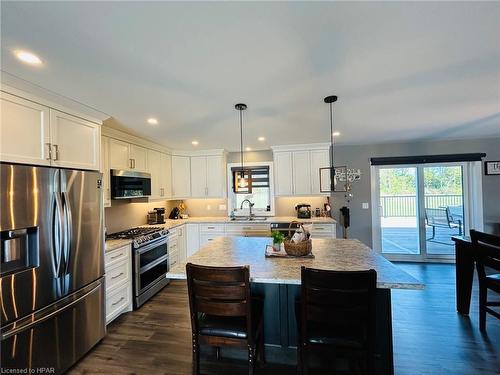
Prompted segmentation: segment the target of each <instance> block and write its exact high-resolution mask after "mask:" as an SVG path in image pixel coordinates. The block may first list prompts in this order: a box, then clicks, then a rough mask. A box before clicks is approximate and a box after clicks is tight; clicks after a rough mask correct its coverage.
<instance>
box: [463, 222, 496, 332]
mask: <svg viewBox="0 0 500 375" xmlns="http://www.w3.org/2000/svg"><path fill="white" fill-rule="evenodd" d="M470 238H471V241H472V245H473V247H474V258H475V260H476V269H477V275H478V278H479V329H480V330H481V331H483V332H484V331H486V313H488V314H491V315H493V316H494V317H496V318H497V319H500V313H498V312H496V311H495V310H493V309H492V308H491V307H498V306H500V302H494V301H488V290H492V291H494V292H496V293H500V273H489V274H488V273H487V272H486V271H487V268H489V269H491V270H493V271H500V237H498V236H494V235H492V234H488V233H483V232H478V231H476V230H473V229H471V231H470Z"/></svg>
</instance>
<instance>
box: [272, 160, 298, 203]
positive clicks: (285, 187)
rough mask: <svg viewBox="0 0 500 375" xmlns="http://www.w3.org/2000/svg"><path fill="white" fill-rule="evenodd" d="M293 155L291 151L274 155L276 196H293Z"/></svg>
mask: <svg viewBox="0 0 500 375" xmlns="http://www.w3.org/2000/svg"><path fill="white" fill-rule="evenodd" d="M292 171H293V168H292V153H291V152H290V151H284V152H275V153H274V191H275V194H276V195H292V194H293V186H292V185H293V184H292V181H293V172H292Z"/></svg>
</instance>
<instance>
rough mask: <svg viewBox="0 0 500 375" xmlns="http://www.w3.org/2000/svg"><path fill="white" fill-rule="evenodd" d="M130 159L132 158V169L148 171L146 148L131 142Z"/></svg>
mask: <svg viewBox="0 0 500 375" xmlns="http://www.w3.org/2000/svg"><path fill="white" fill-rule="evenodd" d="M130 159H132V168H133V170H134V171H138V172H147V171H148V150H147V149H146V148H144V147H141V146H136V145H133V144H131V145H130Z"/></svg>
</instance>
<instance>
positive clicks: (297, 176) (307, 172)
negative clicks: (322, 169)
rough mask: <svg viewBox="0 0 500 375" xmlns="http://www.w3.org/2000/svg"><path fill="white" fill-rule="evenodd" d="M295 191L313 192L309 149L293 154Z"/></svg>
mask: <svg viewBox="0 0 500 375" xmlns="http://www.w3.org/2000/svg"><path fill="white" fill-rule="evenodd" d="M292 161H293V163H292V165H293V171H292V176H293V193H294V194H295V195H310V194H311V162H310V153H309V151H295V152H293V154H292Z"/></svg>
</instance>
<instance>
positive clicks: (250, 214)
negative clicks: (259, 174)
mask: <svg viewBox="0 0 500 375" xmlns="http://www.w3.org/2000/svg"><path fill="white" fill-rule="evenodd" d="M245 202H248V208H249V210H250V213H249V215H248V220H252V218H253V217H254V216H255V215H254V214H253V213H252V207H253V206H254V205H255V203H252V202H250V200H249V199H245V200H244V201H243V202H241V206H240V210H242V209H243V204H244V203H245Z"/></svg>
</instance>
